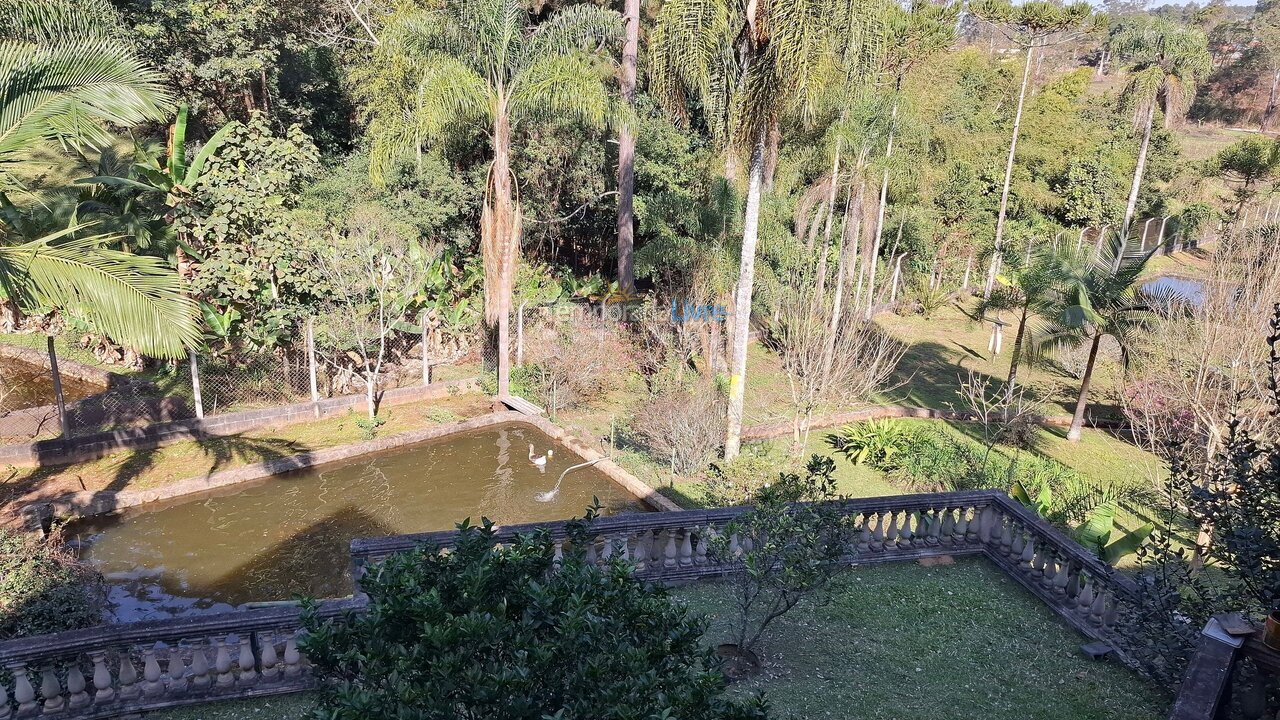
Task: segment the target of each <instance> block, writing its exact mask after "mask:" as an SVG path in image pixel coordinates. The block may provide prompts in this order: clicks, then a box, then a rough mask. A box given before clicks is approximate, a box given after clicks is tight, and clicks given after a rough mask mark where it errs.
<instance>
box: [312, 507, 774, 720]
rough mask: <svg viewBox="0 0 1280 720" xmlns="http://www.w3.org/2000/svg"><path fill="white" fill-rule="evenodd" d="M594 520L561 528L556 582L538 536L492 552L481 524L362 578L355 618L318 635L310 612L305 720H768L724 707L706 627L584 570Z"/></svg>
mask: <svg viewBox="0 0 1280 720" xmlns="http://www.w3.org/2000/svg"><path fill="white" fill-rule="evenodd" d="M592 515H593V513H592V512H589V514H588V518H587V520H586V521H574V522H571V523H570V528H569V530H570V532H569V543H568V545H567V547H566V552H565V555H564V558H563V564H562V565H561V567H559V568H556V567H555V565H554V562H555V560H554V557H553V555H554V547H553V545H552V542H551V539H550V537H549V535H547V534H546V533H545V532H544V533H538V534H534V535H527V536H523V537H520V538H518V539H517V540H515V541H514V542H512V543H509V544H505V545H504V546H502V547H499V546H498V545H497V542H496V540H495V534H494V530H493V526H492V524H491V523H489V522H488V521H486V522H485V524H484V526H483V527H472V526H470V525H469V524H468V523H463V524H461V525H459V530H460V534H459V535H458V538H457V544H456V546H455V548H454V549H453V551H451V552H449V553H439V552H437V550H436V549H434V548H430V549H425V550H422V551H418V552H411V553H404V554H400V555H397V556H394V557H391V558H388V559H387V560H386V561H385V562H383V563H382V564H380V565H378V566H375V567H373V568H371V569H370V572H369V573H368V574H367V575H366V576H365V577H364V578H363V579H362V581H361V586H362V589H363V590H364V591H365V592H366V593H368V596H369V608H368V612H366V613H364V614H363V615H359V616H351V617H347V618H345V619H343V620H339V621H331V620H330V621H321V620H320V619H319V618H318V617H317V616H316V614H315V612H314V607H315V606H314V604H309V607H308V610H307V611H306V612H305V613H304V624H305V627H306V629H307V635H306V636H305V638H304V640H303V642H302V647H303V649H304V651H305V652H306V654H307V657H308V659H310V661H311V662H312V663H313V666H314V671H315V673H316V675H317V677H318V678H319V681H320V682H319V703H318V705H319V706H318V708H317V709H316V710H314V711H313V713H312V714H311V717H312V718H314V719H315V720H384V719H385V718H410V717H413V718H461V717H473V718H485V719H486V720H543V719H544V718H552V717H554V718H562V719H564V720H568V719H579V720H623V719H627V720H631V719H641V718H655V719H656V718H699V719H703V718H706V719H708V720H717V719H720V720H749V719H758V720H763V718H766V717H767V708H766V706H765V705H764V702H763V700H762V699H759V698H757V699H752V700H745V699H736V698H730V697H727V696H726V695H725V694H724V687H725V682H724V677H723V676H722V675H721V674H720V672H719V671H718V670H717V669H716V666H715V663H714V660H713V656H712V655H711V652H710V650H709V649H708V648H707V647H706V646H705V645H704V641H703V633H704V632H705V630H706V622H705V620H702V619H700V618H696V617H693V616H691V615H690V614H689V610H688V609H687V608H685V607H684V606H683V605H681V604H679V603H674V602H672V601H671V599H670V597H669V596H668V595H667V591H666V590H664V589H662V588H660V587H653V586H647V585H645V584H643V583H641V581H639V580H637V579H636V578H635V577H634V576H633V575H632V573H631V570H630V568H629V567H628V566H627V565H626V564H625V563H624V562H622V561H621V560H616V559H615V561H614V562H613V563H611V564H609V565H606V566H604V567H598V566H595V565H591V564H588V563H587V561H586V559H585V538H586V537H587V535H586V533H585V529H586V527H587V526H588V524H589V521H590V518H591V517H592Z"/></svg>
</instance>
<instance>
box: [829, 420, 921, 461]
mask: <svg viewBox="0 0 1280 720" xmlns="http://www.w3.org/2000/svg"><path fill="white" fill-rule="evenodd" d="M908 439H909V438H908V433H907V427H906V425H905V424H903V422H902V421H900V420H888V419H885V420H868V421H866V422H860V423H856V424H853V425H845V426H843V427H841V428H840V429H839V430H837V431H836V432H834V433H831V434H830V435H827V444H828V445H830V446H831V448H832V449H833V450H835V451H836V452H838V453H841V454H843V455H844V456H845V457H847V458H849V461H850V462H852V463H853V464H854V465H862V464H864V463H865V464H867V465H870V466H872V467H875V468H880V469H887V468H890V467H893V465H892V462H893V457H894V456H895V455H897V454H898V452H900V451H901V450H902V449H903V448H904V447H905V446H906V444H907V441H908Z"/></svg>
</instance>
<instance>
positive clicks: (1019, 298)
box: [978, 249, 1070, 398]
mask: <svg viewBox="0 0 1280 720" xmlns="http://www.w3.org/2000/svg"><path fill="white" fill-rule="evenodd" d="M1066 252H1067V251H1062V250H1051V249H1042V250H1040V251H1038V252H1036V253H1034V254H1033V255H1032V256H1031V260H1030V262H1028V263H1027V264H1026V265H1025V266H1023V267H1015V268H1013V269H1012V272H1009V273H1007V275H1006V276H997V278H996V282H997V287H996V288H994V289H993V291H992V293H991V296H990V297H989V298H987V299H986V300H984V301H982V302H981V303H980V304H979V305H978V312H979V313H981V314H985V313H988V312H996V313H1001V312H1005V311H1012V312H1014V313H1015V314H1016V315H1017V317H1018V330H1017V332H1016V333H1015V335H1014V339H1013V355H1012V357H1011V358H1010V360H1009V377H1008V380H1007V381H1006V382H1005V397H1006V398H1012V397H1013V393H1014V391H1015V389H1016V388H1017V384H1018V368H1019V366H1020V364H1021V362H1022V359H1023V356H1024V354H1026V351H1027V350H1029V349H1030V347H1031V346H1033V345H1034V339H1033V338H1034V336H1036V335H1038V334H1039V333H1037V332H1035V330H1034V329H1033V328H1032V325H1033V323H1034V321H1036V320H1045V319H1050V318H1052V317H1053V316H1054V315H1055V314H1056V313H1057V312H1058V311H1059V310H1060V308H1061V304H1062V298H1061V292H1062V286H1063V284H1064V283H1065V282H1067V281H1068V280H1069V277H1070V276H1069V274H1068V263H1069V260H1070V258H1069V256H1068V255H1067V254H1066ZM1028 330H1032V335H1031V337H1029V336H1028V335H1027V333H1028ZM1042 330H1043V329H1042Z"/></svg>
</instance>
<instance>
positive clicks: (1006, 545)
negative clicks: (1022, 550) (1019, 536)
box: [991, 515, 1013, 557]
mask: <svg viewBox="0 0 1280 720" xmlns="http://www.w3.org/2000/svg"><path fill="white" fill-rule="evenodd" d="M1011 526H1012V523H1007V522H1005V520H1004V516H1003V515H1000V516H997V517H996V525H995V527H993V528H992V530H991V540H992V541H993V542H994V541H995V540H997V539H999V541H1000V552H1001V553H1002V554H1003V555H1004V556H1005V557H1008V556H1009V550H1010V548H1012V547H1013V528H1012V527H1011Z"/></svg>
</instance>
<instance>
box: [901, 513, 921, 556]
mask: <svg viewBox="0 0 1280 720" xmlns="http://www.w3.org/2000/svg"><path fill="white" fill-rule="evenodd" d="M913 525H914V526H915V527H914V528H913V527H912V526H913ZM919 530H920V516H919V515H916V514H915V513H914V512H911V511H909V510H908V511H907V512H904V513H902V528H901V529H900V530H898V547H900V548H902V549H904V550H905V549H907V548H909V547H912V546H914V545H915V539H916V535H917V534H919Z"/></svg>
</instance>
